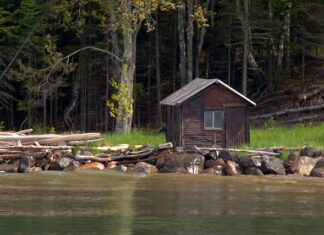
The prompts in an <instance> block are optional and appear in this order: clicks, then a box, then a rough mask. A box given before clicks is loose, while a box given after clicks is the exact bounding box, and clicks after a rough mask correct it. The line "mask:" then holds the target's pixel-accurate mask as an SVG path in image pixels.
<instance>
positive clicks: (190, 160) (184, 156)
mask: <svg viewBox="0 0 324 235" xmlns="http://www.w3.org/2000/svg"><path fill="white" fill-rule="evenodd" d="M204 161H205V158H204V156H203V155H200V154H197V153H181V154H171V155H170V156H168V157H165V158H164V166H163V167H162V168H160V169H159V172H161V173H191V174H198V173H200V172H202V171H203V170H204Z"/></svg>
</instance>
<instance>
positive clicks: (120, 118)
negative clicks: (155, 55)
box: [115, 0, 141, 133]
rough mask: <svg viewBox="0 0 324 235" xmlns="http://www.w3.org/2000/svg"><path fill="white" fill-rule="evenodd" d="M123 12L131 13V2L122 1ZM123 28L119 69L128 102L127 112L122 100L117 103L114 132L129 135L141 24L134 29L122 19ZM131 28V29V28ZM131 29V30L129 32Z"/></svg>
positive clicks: (128, 22) (126, 20)
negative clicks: (122, 46)
mask: <svg viewBox="0 0 324 235" xmlns="http://www.w3.org/2000/svg"><path fill="white" fill-rule="evenodd" d="M121 6H122V10H123V12H131V10H132V9H131V7H132V2H130V1H128V0H123V1H122V3H121ZM121 23H122V28H123V45H124V48H123V50H124V51H123V66H122V69H121V83H122V84H124V85H125V86H126V87H127V92H126V97H125V98H126V100H127V101H128V102H129V104H128V105H129V110H128V111H129V112H127V111H126V110H125V109H124V107H123V104H122V103H121V102H122V100H120V101H119V102H118V111H117V112H118V113H117V120H116V127H115V131H116V132H119V133H130V132H131V126H132V117H133V87H134V84H133V83H134V74H135V67H136V65H135V63H136V37H137V33H138V30H139V28H140V26H141V22H140V23H137V25H136V26H135V27H134V26H133V25H131V22H130V21H129V20H128V19H126V18H123V19H121ZM132 26H133V27H132ZM130 29H132V30H130Z"/></svg>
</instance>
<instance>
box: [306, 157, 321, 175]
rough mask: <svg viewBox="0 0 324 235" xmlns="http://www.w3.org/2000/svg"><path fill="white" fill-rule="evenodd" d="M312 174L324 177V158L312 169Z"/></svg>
mask: <svg viewBox="0 0 324 235" xmlns="http://www.w3.org/2000/svg"><path fill="white" fill-rule="evenodd" d="M309 175H310V176H315V177H324V159H323V158H322V159H320V160H318V161H317V162H316V164H315V167H314V168H313V169H312V170H311V172H310V174H309Z"/></svg>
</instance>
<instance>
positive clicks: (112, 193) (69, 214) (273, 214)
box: [0, 172, 324, 235]
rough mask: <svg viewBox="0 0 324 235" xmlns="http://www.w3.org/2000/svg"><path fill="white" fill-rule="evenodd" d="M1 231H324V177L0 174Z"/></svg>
mask: <svg viewBox="0 0 324 235" xmlns="http://www.w3.org/2000/svg"><path fill="white" fill-rule="evenodd" d="M0 234H125V235H128V234H139V235H145V234H221V235H237V234H247V235H254V234H285V235H286V234H288V235H289V234H294V235H296V234H307V235H311V234H317V235H319V234H324V179H317V178H289V177H281V178H279V177H246V176H244V177H217V176H209V175H198V176H196V175H166V174H163V175H150V176H140V175H123V174H117V173H111V172H110V173H109V172H72V173H64V172H42V173H37V174H35V173H34V174H3V173H2V174H0Z"/></svg>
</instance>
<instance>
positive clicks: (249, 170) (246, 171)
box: [244, 167, 263, 176]
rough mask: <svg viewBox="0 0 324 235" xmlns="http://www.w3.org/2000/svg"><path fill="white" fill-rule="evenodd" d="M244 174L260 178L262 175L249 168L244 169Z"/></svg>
mask: <svg viewBox="0 0 324 235" xmlns="http://www.w3.org/2000/svg"><path fill="white" fill-rule="evenodd" d="M244 174H246V175H258V176H260V175H263V172H262V171H261V170H260V169H258V168H256V167H250V168H247V169H245V171H244Z"/></svg>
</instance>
